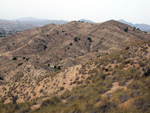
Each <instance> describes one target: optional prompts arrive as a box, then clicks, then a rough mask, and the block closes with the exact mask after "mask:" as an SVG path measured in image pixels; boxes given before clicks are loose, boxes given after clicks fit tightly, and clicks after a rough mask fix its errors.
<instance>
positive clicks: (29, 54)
mask: <svg viewBox="0 0 150 113" xmlns="http://www.w3.org/2000/svg"><path fill="white" fill-rule="evenodd" d="M149 37H150V35H148V34H147V33H145V32H141V31H139V30H136V29H135V28H133V27H131V26H127V25H125V24H122V23H119V22H117V21H113V20H111V21H107V22H104V23H101V24H91V23H84V22H80V21H78V22H76V21H73V22H70V23H68V24H64V25H56V24H50V25H46V26H44V27H40V28H33V29H30V30H26V31H24V32H21V33H18V34H15V35H12V36H9V37H7V38H1V39H0V64H1V65H0V74H1V76H3V77H4V78H5V79H6V80H10V78H11V77H13V76H14V75H15V74H16V73H23V75H24V76H30V77H35V76H36V77H37V76H39V75H44V74H46V73H48V72H49V71H54V70H55V69H60V68H66V67H69V66H74V65H77V64H84V63H86V62H87V61H89V60H91V59H93V58H96V57H100V56H101V55H103V54H108V53H111V52H114V51H119V50H121V49H122V48H124V47H125V46H127V45H129V44H130V43H132V42H136V41H143V40H147V39H149Z"/></svg>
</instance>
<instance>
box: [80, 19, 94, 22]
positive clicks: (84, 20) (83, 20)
mask: <svg viewBox="0 0 150 113" xmlns="http://www.w3.org/2000/svg"><path fill="white" fill-rule="evenodd" d="M79 21H82V22H85V23H95V22H93V21H91V20H86V19H81V20H79Z"/></svg>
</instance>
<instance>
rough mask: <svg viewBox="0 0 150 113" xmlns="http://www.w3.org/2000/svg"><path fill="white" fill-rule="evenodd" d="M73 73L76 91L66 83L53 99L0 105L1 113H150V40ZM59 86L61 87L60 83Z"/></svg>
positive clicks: (54, 75)
mask: <svg viewBox="0 0 150 113" xmlns="http://www.w3.org/2000/svg"><path fill="white" fill-rule="evenodd" d="M68 69H69V68H68ZM73 71H74V73H76V74H75V75H74V76H76V77H75V80H74V81H72V82H71V84H70V87H71V86H72V85H74V86H73V87H72V89H69V88H67V87H65V84H62V85H64V86H62V87H60V89H59V91H58V92H57V93H56V94H54V95H53V96H51V98H49V99H48V98H45V99H44V100H43V99H40V98H39V99H37V100H34V101H32V102H25V103H20V104H0V110H1V111H0V112H2V113H3V112H4V113H5V112H8V113H11V112H17V113H22V112H23V113H26V112H31V113H42V112H43V113H110V112H111V113H133V112H135V113H149V111H150V41H147V42H142V41H141V42H137V43H134V44H132V45H130V46H126V47H125V48H124V49H123V50H122V51H118V52H114V53H111V54H109V55H104V56H102V57H101V58H97V59H94V60H91V61H89V62H87V63H86V64H84V65H82V66H78V67H76V69H75V70H74V68H72V71H71V72H73ZM62 72H66V73H67V72H68V73H69V71H66V70H63V71H62ZM60 73H61V72H57V73H53V75H52V74H51V76H46V77H45V78H44V79H42V80H41V81H40V82H38V83H41V82H42V81H45V80H46V79H48V78H51V79H53V81H55V80H56V78H57V76H59V75H61V74H60ZM70 74H71V73H70ZM66 76H67V77H68V76H69V75H67V74H66ZM63 77H64V79H65V76H63ZM72 78H74V77H72ZM68 79H69V78H68ZM58 81H59V80H58ZM61 81H63V80H61ZM55 83H56V85H57V84H59V82H57V80H56V82H55ZM44 91H45V90H44ZM13 99H14V100H15V98H13ZM13 102H14V103H15V101H13ZM10 108H11V109H10Z"/></svg>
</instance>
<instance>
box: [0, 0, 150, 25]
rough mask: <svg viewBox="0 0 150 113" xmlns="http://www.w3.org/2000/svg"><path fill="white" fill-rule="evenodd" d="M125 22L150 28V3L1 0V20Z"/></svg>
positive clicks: (148, 0) (128, 0)
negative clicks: (120, 20) (38, 19)
mask: <svg viewBox="0 0 150 113" xmlns="http://www.w3.org/2000/svg"><path fill="white" fill-rule="evenodd" d="M22 17H35V18H46V19H50V20H54V19H57V20H61V19H62V20H79V19H82V18H84V19H89V20H92V21H95V22H103V21H106V20H110V19H115V20H119V19H124V20H126V21H130V22H133V23H147V24H150V0H0V18H1V19H17V18H22Z"/></svg>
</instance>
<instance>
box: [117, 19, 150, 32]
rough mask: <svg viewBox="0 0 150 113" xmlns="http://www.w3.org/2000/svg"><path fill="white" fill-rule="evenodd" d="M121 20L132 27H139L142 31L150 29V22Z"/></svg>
mask: <svg viewBox="0 0 150 113" xmlns="http://www.w3.org/2000/svg"><path fill="white" fill-rule="evenodd" d="M119 22H121V23H124V24H127V25H130V26H132V27H136V28H139V29H140V30H142V31H150V25H148V24H133V23H131V22H127V21H125V20H122V19H121V20H119Z"/></svg>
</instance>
